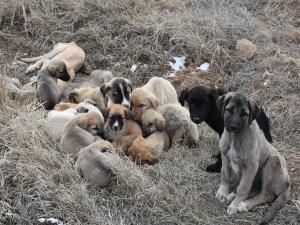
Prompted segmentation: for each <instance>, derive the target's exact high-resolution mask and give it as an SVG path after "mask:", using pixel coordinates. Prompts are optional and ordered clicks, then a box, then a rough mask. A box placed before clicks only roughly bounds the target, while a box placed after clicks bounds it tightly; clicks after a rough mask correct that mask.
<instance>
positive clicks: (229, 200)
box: [226, 192, 235, 202]
mask: <svg viewBox="0 0 300 225" xmlns="http://www.w3.org/2000/svg"><path fill="white" fill-rule="evenodd" d="M234 197H235V193H234V192H231V193H230V194H229V195H227V196H226V201H228V202H232V200H233V199H234Z"/></svg>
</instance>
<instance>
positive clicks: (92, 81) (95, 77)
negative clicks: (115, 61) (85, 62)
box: [80, 70, 114, 88]
mask: <svg viewBox="0 0 300 225" xmlns="http://www.w3.org/2000/svg"><path fill="white" fill-rule="evenodd" d="M113 78H114V76H113V74H112V72H110V71H106V70H94V71H93V72H92V73H91V75H90V76H89V78H88V79H87V80H86V81H84V82H83V83H82V85H81V86H80V87H82V88H84V87H101V86H102V85H103V84H105V83H108V82H109V81H110V80H112V79H113Z"/></svg>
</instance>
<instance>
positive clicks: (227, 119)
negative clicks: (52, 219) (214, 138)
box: [216, 92, 290, 224]
mask: <svg viewBox="0 0 300 225" xmlns="http://www.w3.org/2000/svg"><path fill="white" fill-rule="evenodd" d="M217 104H218V108H219V110H220V112H221V116H222V118H224V124H225V130H224V133H223V134H222V137H221V140H220V143H219V146H220V151H221V155H222V163H223V164H222V170H221V184H220V187H219V190H218V191H217V194H216V198H218V199H219V200H220V201H222V202H223V201H224V200H225V199H227V200H232V199H233V201H232V202H231V204H230V205H229V206H228V209H227V213H228V214H229V215H231V214H235V213H237V212H244V211H249V210H251V209H252V208H253V207H255V206H257V205H259V204H262V203H265V202H268V201H272V200H274V197H275V196H276V197H275V201H274V203H273V204H272V206H271V208H270V209H269V211H268V212H267V214H266V215H265V217H264V219H263V222H262V223H261V224H268V223H269V222H270V221H271V220H272V219H273V218H274V216H275V214H276V212H277V211H278V210H279V209H280V208H282V207H283V205H284V204H285V202H286V201H287V198H288V195H289V183H290V180H289V175H288V172H287V168H286V162H285V159H284V158H283V157H282V156H281V155H280V154H279V153H278V151H277V149H275V148H274V147H273V146H272V145H271V144H270V142H268V141H267V139H266V137H265V136H264V135H263V133H262V132H261V130H260V129H259V126H258V125H257V122H256V121H255V118H256V117H257V116H258V115H259V113H260V112H259V110H260V109H259V108H258V107H257V105H255V104H252V103H250V101H248V100H247V98H246V97H245V96H244V95H243V94H240V93H237V92H229V93H227V94H226V95H224V96H222V97H219V98H218V102H217ZM231 172H233V173H234V174H235V175H237V176H238V178H239V179H240V181H239V184H238V186H237V190H236V194H234V192H232V193H230V188H231V187H230V181H231ZM255 178H258V180H259V181H260V182H261V192H260V193H259V194H258V195H257V196H255V197H253V198H250V199H247V198H248V194H249V192H250V189H251V186H253V183H254V180H255Z"/></svg>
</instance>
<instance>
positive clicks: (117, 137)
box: [104, 104, 142, 152]
mask: <svg viewBox="0 0 300 225" xmlns="http://www.w3.org/2000/svg"><path fill="white" fill-rule="evenodd" d="M128 114H129V110H128V108H126V107H125V106H123V105H120V104H113V105H111V106H110V107H109V108H108V109H107V120H106V124H105V126H104V132H105V137H106V138H107V139H108V140H110V141H112V142H113V144H114V145H115V146H117V147H122V150H123V151H124V152H126V151H127V149H128V147H129V146H131V144H132V142H133V140H134V139H136V138H137V137H138V136H141V135H142V130H141V128H140V126H139V125H138V124H137V123H136V122H134V121H132V120H128V116H129V115H128Z"/></svg>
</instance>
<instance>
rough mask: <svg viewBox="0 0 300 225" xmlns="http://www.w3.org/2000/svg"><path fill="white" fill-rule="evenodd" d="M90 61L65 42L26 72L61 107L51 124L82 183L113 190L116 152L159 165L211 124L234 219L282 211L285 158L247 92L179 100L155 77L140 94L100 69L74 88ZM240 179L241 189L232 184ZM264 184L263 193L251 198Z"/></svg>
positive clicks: (222, 190)
mask: <svg viewBox="0 0 300 225" xmlns="http://www.w3.org/2000/svg"><path fill="white" fill-rule="evenodd" d="M84 58H85V56H84V52H83V50H82V49H80V48H79V47H78V46H77V45H76V44H75V43H73V42H72V43H60V44H58V45H56V46H55V47H54V49H53V50H52V51H51V52H50V53H48V54H46V55H44V56H40V57H35V58H31V59H23V61H26V62H33V61H37V62H36V63H35V64H34V65H32V66H30V67H28V69H27V71H26V72H27V73H29V72H32V71H33V70H35V69H39V68H40V67H41V70H40V71H39V73H38V79H37V86H38V90H37V95H38V97H39V99H40V101H41V102H42V105H43V106H44V108H45V109H49V110H50V109H54V110H52V111H50V112H49V114H48V118H47V122H48V126H49V127H50V128H51V129H50V130H51V132H52V133H53V135H57V136H58V137H59V138H60V145H61V147H62V149H63V150H64V151H65V152H66V153H68V154H71V155H72V156H73V157H74V158H75V159H76V163H75V167H76V169H77V170H78V172H79V173H80V174H81V175H82V176H83V177H86V178H87V179H88V180H90V181H91V182H92V183H95V184H97V185H99V186H101V187H104V186H107V185H109V184H110V182H111V179H112V176H113V174H112V171H111V170H110V168H111V167H110V166H111V163H112V158H111V156H112V154H111V153H112V152H114V151H116V149H117V148H120V149H121V150H122V152H124V153H125V154H126V155H128V156H130V157H132V158H133V159H134V160H135V161H137V162H138V163H141V164H144V163H148V164H153V163H155V162H156V161H157V160H158V159H159V157H160V156H161V154H162V153H163V152H164V151H167V150H168V149H170V147H171V146H172V145H173V144H174V143H185V144H187V145H188V146H193V145H195V144H196V143H197V141H198V139H199V134H198V131H197V126H196V124H199V123H201V122H202V121H205V122H206V123H207V124H208V125H209V126H210V127H211V128H212V129H214V130H215V131H216V132H217V133H218V134H219V136H220V138H221V140H220V142H219V146H220V153H219V155H218V156H217V159H218V160H217V162H216V163H215V164H213V165H209V166H208V167H207V168H206V170H207V171H208V172H219V171H221V184H220V187H219V189H218V191H217V193H216V198H217V199H219V200H220V201H222V202H224V201H229V202H231V204H230V205H229V206H228V209H227V212H228V214H230V215H231V214H235V213H237V212H244V211H248V210H250V209H252V208H253V207H254V206H256V205H259V204H262V203H264V202H267V201H273V200H274V199H275V201H274V203H273V204H272V206H271V208H270V210H269V211H268V212H267V214H266V216H265V217H264V219H263V222H262V223H261V224H267V223H269V222H270V221H271V220H272V219H273V218H274V216H275V213H276V212H277V211H278V210H279V209H280V208H282V207H283V205H284V204H285V202H286V201H287V198H288V194H289V176H288V173H287V169H286V163H285V160H284V158H283V157H282V156H281V155H280V154H279V153H278V151H277V150H276V149H275V148H274V147H273V146H272V144H271V143H272V137H271V134H270V126H269V119H268V117H267V116H266V114H265V112H264V111H263V110H262V109H261V108H260V107H258V106H257V105H256V104H254V103H252V102H251V101H250V100H249V99H247V98H246V97H245V96H244V95H243V94H240V93H237V92H226V91H224V90H223V89H220V88H207V87H202V86H197V87H194V88H192V89H191V90H188V89H186V90H183V91H182V92H181V94H180V96H179V102H178V99H177V94H176V91H175V89H174V87H173V86H172V84H171V83H170V82H169V81H167V80H165V79H162V78H159V77H153V78H152V79H150V80H149V81H148V83H147V84H145V85H144V86H142V87H139V88H136V89H134V90H133V88H132V84H131V82H130V80H128V79H126V78H122V77H113V76H112V74H111V73H110V72H108V71H94V72H93V73H92V74H91V75H90V78H89V79H88V80H87V81H84V82H82V83H70V81H72V80H73V79H74V77H75V74H76V72H77V71H78V70H79V68H80V67H81V66H82V64H83V62H84ZM61 80H63V81H69V82H68V83H63V82H61ZM185 102H187V103H188V108H189V110H187V109H186V108H185V107H184V104H185ZM179 103H180V104H179ZM233 175H235V176H236V177H237V178H238V185H237V186H234V185H231V178H232V176H233ZM257 183H258V184H259V185H258V186H261V188H260V193H259V194H258V195H257V196H255V197H254V198H251V199H247V198H248V195H249V192H250V190H251V187H252V186H256V184H257ZM235 188H236V191H235V190H234V189H235Z"/></svg>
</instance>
